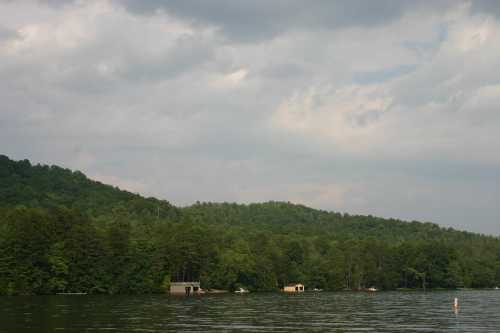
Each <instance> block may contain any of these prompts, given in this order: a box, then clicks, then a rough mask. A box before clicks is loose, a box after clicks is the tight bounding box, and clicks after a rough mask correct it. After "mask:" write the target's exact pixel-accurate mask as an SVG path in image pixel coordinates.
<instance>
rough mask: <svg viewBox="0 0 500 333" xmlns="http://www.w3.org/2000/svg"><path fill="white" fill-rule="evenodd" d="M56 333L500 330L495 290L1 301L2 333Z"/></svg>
mask: <svg viewBox="0 0 500 333" xmlns="http://www.w3.org/2000/svg"><path fill="white" fill-rule="evenodd" d="M455 297H458V298H459V300H460V310H459V312H458V313H455V311H453V309H452V304H453V299H454V298H455ZM56 331H64V332H176V331H177V332H180V331H185V332H188V331H189V332H245V331H246V332H292V331H297V332H304V331H306V332H325V331H329V332H500V291H457V292H455V291H453V292H451V291H450V292H427V293H423V292H378V293H373V294H369V293H354V292H352V293H351V292H342V293H326V292H320V293H313V292H310V293H304V294H300V295H285V294H280V293H269V294H267V293H255V294H247V295H231V294H226V295H205V296H202V297H188V298H174V297H169V296H164V295H155V296H39V297H0V332H15V333H22V332H40V333H44V332H56Z"/></svg>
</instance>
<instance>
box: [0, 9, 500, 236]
mask: <svg viewBox="0 0 500 333" xmlns="http://www.w3.org/2000/svg"><path fill="white" fill-rule="evenodd" d="M0 153H1V154H6V155H8V156H9V157H11V158H14V159H24V158H28V159H30V160H31V161H32V162H33V163H46V164H58V165H61V166H64V167H68V168H72V169H79V170H81V171H83V172H84V173H86V174H87V175H89V176H90V177H91V178H94V179H97V180H100V181H103V182H106V183H110V184H114V185H117V186H120V187H122V188H124V189H127V190H130V191H133V192H138V193H141V194H144V195H148V196H157V197H160V198H163V199H167V200H169V201H171V202H172V203H174V204H178V205H187V204H190V203H193V202H195V201H196V200H199V201H231V202H232V201H236V202H256V201H258V202H261V201H267V200H283V201H291V202H294V203H302V204H305V205H308V206H311V207H315V208H321V209H326V210H335V211H341V212H349V213H353V214H372V215H378V216H384V217H397V218H403V219H407V220H421V221H432V222H435V223H438V224H440V225H443V226H452V227H455V228H459V229H466V230H471V231H476V232H482V233H491V234H497V235H498V234H500V205H499V203H500V2H498V1H495V0H492V1H473V2H470V1H458V0H456V1H455V0H453V1H444V0H443V1H439V0H438V1H403V0H394V1H386V0H380V1H364V0H359V1H357V0H355V1H352V0H350V1H329V0H325V1H322V0H315V1H305V0H300V1H299V0H297V1H296V0H274V1H268V0H257V1H246V0H226V1H222V0H213V1H203V0H199V1H194V0H172V1H167V0H165V1H160V0H142V1H135V0H102V1H101V0H96V1H93V0H88V1H69V0H38V1H35V0H33V1H27V0H15V1H14V0H12V1H10V0H0Z"/></svg>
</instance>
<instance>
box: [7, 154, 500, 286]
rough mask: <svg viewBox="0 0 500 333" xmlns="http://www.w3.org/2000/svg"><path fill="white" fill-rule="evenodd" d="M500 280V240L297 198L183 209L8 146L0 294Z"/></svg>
mask: <svg viewBox="0 0 500 333" xmlns="http://www.w3.org/2000/svg"><path fill="white" fill-rule="evenodd" d="M189 280H199V281H201V284H202V287H203V288H213V289H228V290H235V289H237V288H239V287H245V288H249V289H250V290H254V291H270V290H277V289H278V288H280V287H282V286H283V285H285V284H287V283H289V282H295V281H300V282H303V283H304V284H305V285H306V287H307V288H321V289H325V290H344V289H349V290H358V289H363V288H367V287H371V286H376V287H378V288H381V289H397V288H425V289H427V288H457V287H475V288H486V287H493V286H497V285H500V240H499V239H498V238H496V237H492V236H485V235H479V234H474V233H469V232H464V231H457V230H454V229H451V228H441V227H439V226H438V225H436V224H432V223H420V222H416V221H413V222H405V221H400V220H395V219H382V218H378V217H373V216H360V215H349V214H341V213H335V212H326V211H321V210H315V209H311V208H308V207H305V206H302V205H294V204H291V203H287V202H267V203H260V204H248V205H242V204H234V203H196V204H194V205H192V206H189V207H184V208H178V207H175V206H173V205H171V204H170V203H169V202H167V201H164V200H157V199H154V198H144V197H142V196H140V195H138V194H133V193H130V192H126V191H122V190H120V189H118V188H116V187H112V186H109V185H105V184H102V183H100V182H96V181H92V180H90V179H88V178H87V177H86V176H85V175H84V174H82V173H81V172H78V171H76V172H73V171H71V170H68V169H63V168H60V167H57V166H45V165H31V163H30V162H29V161H27V160H24V161H13V160H10V159H9V158H8V157H6V156H1V155H0V294H9V295H10V294H13V295H16V294H23V295H26V294H52V293H58V292H88V293H109V294H117V293H155V292H163V291H165V289H166V288H168V285H169V283H170V282H171V281H189Z"/></svg>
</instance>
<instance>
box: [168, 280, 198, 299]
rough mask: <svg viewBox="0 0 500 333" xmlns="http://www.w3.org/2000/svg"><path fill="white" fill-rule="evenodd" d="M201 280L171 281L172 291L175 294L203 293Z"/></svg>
mask: <svg viewBox="0 0 500 333" xmlns="http://www.w3.org/2000/svg"><path fill="white" fill-rule="evenodd" d="M201 291H202V290H201V288H200V282H170V293H171V294H174V295H186V296H189V295H192V294H200V293H201Z"/></svg>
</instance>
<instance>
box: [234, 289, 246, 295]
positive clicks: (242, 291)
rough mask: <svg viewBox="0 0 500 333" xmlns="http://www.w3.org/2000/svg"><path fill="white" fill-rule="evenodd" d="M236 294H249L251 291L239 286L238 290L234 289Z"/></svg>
mask: <svg viewBox="0 0 500 333" xmlns="http://www.w3.org/2000/svg"><path fill="white" fill-rule="evenodd" d="M234 293H235V294H247V293H249V291H248V289H245V288H238V289H237V290H235V291H234Z"/></svg>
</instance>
